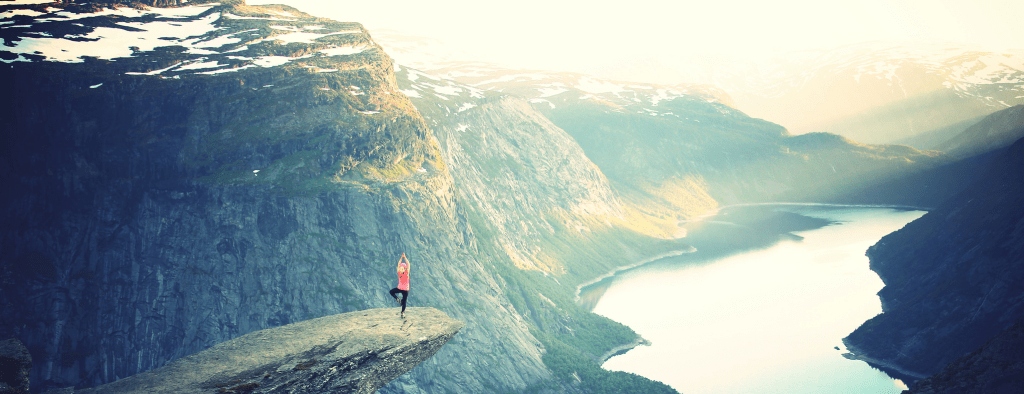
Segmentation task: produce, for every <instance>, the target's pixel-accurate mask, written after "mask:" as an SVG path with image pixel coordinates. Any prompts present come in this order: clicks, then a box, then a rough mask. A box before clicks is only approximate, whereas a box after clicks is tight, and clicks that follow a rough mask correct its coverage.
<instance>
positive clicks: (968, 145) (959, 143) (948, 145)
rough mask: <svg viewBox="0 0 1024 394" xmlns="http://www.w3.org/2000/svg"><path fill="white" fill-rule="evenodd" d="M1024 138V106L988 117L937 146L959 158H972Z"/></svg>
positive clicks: (1011, 108)
mask: <svg viewBox="0 0 1024 394" xmlns="http://www.w3.org/2000/svg"><path fill="white" fill-rule="evenodd" d="M1021 137H1024V105H1017V106H1014V107H1010V108H1007V109H1004V110H1001V111H998V112H995V113H993V114H991V115H989V116H986V117H985V118H984V119H982V120H981V121H979V122H977V123H975V124H974V125H973V126H971V127H968V128H967V129H965V130H964V132H962V133H960V134H959V135H957V136H955V137H953V138H950V139H949V140H948V141H946V142H944V143H942V144H940V145H938V146H936V149H938V150H941V151H944V152H948V153H950V154H952V155H954V156H957V157H971V156H974V155H978V154H982V153H986V152H989V151H993V150H996V149H999V148H1002V147H1005V146H1009V145H1011V144H1013V142H1014V141H1016V140H1018V139H1020V138H1021Z"/></svg>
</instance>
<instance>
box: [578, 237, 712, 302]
mask: <svg viewBox="0 0 1024 394" xmlns="http://www.w3.org/2000/svg"><path fill="white" fill-rule="evenodd" d="M696 251H697V248H695V247H693V246H690V248H689V249H687V250H673V251H671V252H667V253H662V254H659V255H657V256H651V257H648V258H646V259H643V260H640V261H638V262H636V263H633V264H629V265H624V266H621V267H619V268H616V269H614V270H611V271H609V272H607V273H605V274H604V275H601V276H598V277H597V278H594V279H592V280H590V281H587V282H584V283H581V284H579V285H577V286H576V295H575V297H573V300H574V302H576V303H577V304H579V302H580V293H582V292H583V288H584V287H587V286H590V285H593V284H595V283H598V282H600V281H602V280H605V279H608V278H611V277H613V276H615V275H617V274H618V273H620V272H622V271H627V270H631V269H633V268H636V267H639V266H641V265H644V264H648V263H652V262H655V261H658V260H661V259H664V258H667V257H675V256H682V255H684V254H686V253H693V252H696Z"/></svg>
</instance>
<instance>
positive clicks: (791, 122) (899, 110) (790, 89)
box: [693, 43, 1024, 149]
mask: <svg viewBox="0 0 1024 394" xmlns="http://www.w3.org/2000/svg"><path fill="white" fill-rule="evenodd" d="M694 78H695V79H693V80H694V81H695V82H703V83H709V84H713V85H716V86H719V87H721V88H722V89H723V90H725V91H726V92H728V93H729V95H730V96H732V97H733V98H734V99H735V101H736V103H737V106H738V108H740V109H742V110H744V111H746V112H748V113H750V114H752V115H753V116H756V117H760V118H764V119H767V120H770V121H772V122H776V123H779V124H781V125H783V126H785V127H786V128H788V129H789V130H790V131H792V132H793V133H795V134H803V133H807V132H831V133H835V134H840V135H843V136H845V137H848V138H850V139H853V140H856V141H860V142H865V143H873V144H879V143H895V142H897V141H908V140H907V139H908V138H910V137H914V136H916V135H919V134H922V133H927V132H930V131H934V130H939V129H943V128H947V127H950V126H953V125H956V124H958V123H962V122H964V121H967V120H970V119H973V118H978V117H980V116H984V115H988V114H989V113H992V112H994V111H997V110H1001V109H1004V108H1007V107H1011V106H1014V105H1019V104H1022V103H1024V54H1022V53H1018V52H1008V53H1001V52H987V51H982V50H977V49H975V48H970V47H965V46H961V45H956V44H930V45H917V46H899V45H888V44H884V43H864V44H857V45H850V46H846V47H842V48H837V49H833V50H827V51H807V52H802V53H793V54H788V55H785V56H782V57H780V58H777V59H772V60H771V61H769V62H765V63H763V64H725V65H718V66H717V67H716V68H715V69H713V70H707V71H706V72H704V74H702V75H697V76H695V77H694ZM915 147H917V148H921V149H931V148H932V147H930V146H918V145H915Z"/></svg>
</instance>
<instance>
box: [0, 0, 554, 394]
mask: <svg viewBox="0 0 1024 394" xmlns="http://www.w3.org/2000/svg"><path fill="white" fill-rule="evenodd" d="M223 7H229V8H224V9H223V10H222V12H224V13H225V14H227V13H230V14H231V15H243V16H249V17H252V18H256V19H230V18H226V17H223V16H222V17H221V19H222V20H223V21H224V23H225V24H231V23H237V22H233V21H238V20H243V21H251V20H258V18H260V17H262V18H267V16H266V15H263V14H260V12H265V13H270V11H260V9H259V8H255V7H242V6H239V5H235V4H229V5H225V6H223ZM215 11H217V9H214V11H210V12H215ZM273 11H278V12H289V13H290V14H291V15H296V16H301V13H300V12H298V11H297V10H294V9H284V8H280V7H278V8H275V9H274V10H273ZM204 15H209V14H204ZM272 15H276V14H272ZM214 16H216V15H214ZM308 19H310V20H303V21H306V22H308V23H315V24H317V25H318V26H324V25H327V26H331V25H330V23H331V22H332V21H324V20H311V19H312V18H308ZM300 22H301V21H300ZM254 23H255V22H254ZM265 23H281V22H279V21H278V22H265ZM296 23H298V22H296ZM356 26H357V27H358V29H359V30H362V28H361V26H358V25H356ZM246 27H248V26H242V25H239V26H237V28H238V29H243V28H246ZM331 27H334V28H338V29H349V28H351V26H349V25H344V26H331ZM257 30H258V31H262V32H266V31H269V30H267V29H264V30H259V29H257ZM229 32H230V31H229ZM352 39H354V40H356V42H361V43H363V44H365V45H367V47H366V49H365V50H364V51H363V52H360V53H358V54H356V55H350V56H339V57H328V58H311V60H310V62H315V64H316V65H315V66H313V67H308V66H310V64H294V62H293V63H292V64H287V65H284V66H280V67H272V68H249V69H245V70H239V71H236V72H233V73H224V74H214V75H193V74H188V73H181V74H180V75H179V74H175V75H173V76H170V75H168V76H163V75H127V74H125V73H126V72H138V71H147V70H150V69H156V68H157V67H166V66H165V64H166V63H171V64H174V63H173V62H174V61H177V60H176V59H174V58H173V56H178V55H173V56H172V58H165V57H162V56H171V55H166V54H157V55H152V56H141V55H140V56H139V57H137V58H131V59H117V60H114V61H106V60H96V59H85V61H84V62H83V63H72V64H65V63H51V62H36V63H12V64H10V65H6V66H4V67H2V69H0V82H2V84H3V86H4V87H5V91H10V92H18V95H19V97H20V99H19V100H18V101H17V102H16V103H14V105H11V106H5V107H4V108H3V109H2V111H3V117H4V119H9V120H10V121H9V122H5V124H4V126H3V134H4V135H5V136H7V137H9V140H8V142H9V143H7V144H4V147H3V148H2V149H3V160H2V161H0V168H2V170H3V173H4V174H5V183H6V186H5V189H4V191H3V192H2V193H0V201H2V202H3V207H4V211H3V214H2V216H0V223H2V226H0V227H2V229H3V230H2V231H0V261H2V264H0V267H2V269H0V283H2V284H3V285H2V289H3V290H2V292H0V305H2V306H3V310H4V311H5V313H4V314H3V316H0V331H2V333H3V334H4V335H10V336H15V337H18V338H19V339H21V340H22V341H23V342H25V343H26V344H27V346H28V348H29V349H30V351H31V353H32V355H33V359H34V360H35V364H34V365H35V366H34V370H33V376H34V380H35V381H34V383H33V387H39V388H46V387H66V386H76V387H89V386H94V385H97V384H101V383H106V382H111V381H114V380H116V379H120V378H125V377H127V376H130V375H133V374H137V373H139V372H143V371H147V370H150V369H153V368H156V367H159V366H162V365H165V364H166V363H168V362H169V361H171V360H175V359H178V358H181V357H183V356H185V355H188V354H192V353H194V352H197V351H200V350H203V349H206V348H209V347H211V346H213V345H215V344H217V343H220V342H223V341H226V340H229V339H232V338H235V337H238V336H240V335H243V334H245V333H248V332H252V331H256V330H260V329H265V328H269V327H275V326H279V325H283V324H288V323H290V322H295V321H301V320H306V319H310V318H316V317H320V316H325V315H329V314H335V313H341V312H349V311H354V310H360V309H365V308H371V307H385V306H393V305H394V302H393V300H391V299H390V297H389V296H388V295H387V290H388V289H390V288H391V287H393V286H394V281H395V274H394V264H395V261H396V260H397V257H398V256H399V254H400V253H402V252H406V253H408V254H409V256H410V258H411V259H412V261H413V264H414V274H413V284H412V286H413V290H412V295H411V299H410V304H411V305H412V306H432V307H436V308H439V309H441V310H445V311H448V312H449V313H450V314H452V315H453V316H455V317H456V318H458V319H459V320H462V321H465V322H466V323H467V327H466V328H465V329H464V330H463V332H462V335H460V336H459V337H457V338H456V339H455V340H453V341H452V343H451V344H450V345H449V346H447V347H445V348H444V349H443V350H441V351H440V352H439V353H438V354H437V356H436V357H435V358H433V359H432V360H431V361H430V362H428V363H425V364H423V365H422V366H421V367H420V368H416V369H414V370H413V371H412V372H411V373H410V374H407V375H406V376H405V377H403V378H400V379H398V380H397V381H396V382H394V383H392V386H389V387H391V388H388V387H385V388H384V389H382V392H395V391H399V390H403V391H406V392H481V391H487V390H488V389H499V390H520V389H522V388H523V387H525V386H526V385H528V384H530V383H532V382H535V381H537V380H542V379H545V378H546V376H547V375H548V372H547V371H546V370H545V369H544V367H543V365H542V364H541V363H540V361H539V360H540V355H539V352H540V350H539V344H538V343H537V341H536V340H535V339H533V338H532V336H530V335H529V333H528V329H527V327H526V325H525V323H524V322H523V321H522V319H521V318H520V317H519V316H518V315H517V314H516V313H515V311H514V309H513V308H512V307H511V305H510V304H509V302H508V300H507V299H506V297H505V296H504V295H503V294H502V291H501V289H500V287H499V286H498V284H497V283H496V282H495V280H494V275H493V273H492V272H491V271H490V270H489V269H485V268H484V265H483V264H482V262H481V261H480V260H479V259H478V256H476V254H475V240H474V239H475V237H474V235H473V232H472V230H471V229H470V228H469V227H468V224H467V221H466V218H465V211H464V210H463V209H462V207H460V206H459V203H458V202H457V201H456V199H455V195H454V189H453V183H452V182H453V180H452V177H451V175H450V174H449V173H448V172H447V171H446V170H445V169H444V165H443V164H441V163H440V159H439V155H438V153H437V152H438V148H437V146H436V145H435V143H434V142H433V141H432V139H431V138H430V136H429V135H430V131H429V130H428V129H427V128H425V127H424V126H423V121H422V119H421V118H420V117H419V115H418V114H417V113H416V112H415V110H413V109H412V105H411V104H410V103H409V102H408V100H407V99H405V98H404V96H402V95H401V94H399V92H398V91H397V89H396V87H395V85H394V76H393V74H392V71H391V63H390V60H389V59H388V58H387V56H386V55H384V54H383V52H381V51H380V50H379V48H378V47H375V46H374V45H373V44H372V41H369V39H368V35H366V34H365V33H363V34H362V35H361V36H356V37H355V38H352ZM360 40H362V41H360ZM261 45H268V44H261ZM315 45H321V46H322V45H323V44H322V43H317V44H315ZM263 48H264V50H272V49H275V48H277V47H274V46H272V45H271V46H269V47H263ZM315 48H316V47H314V49H315ZM285 53H286V54H287V53H291V54H294V55H295V57H294V58H296V59H299V58H300V57H301V56H305V55H304V53H305V52H303V51H301V50H299V51H297V52H296V48H295V47H294V45H293V46H292V47H290V49H288V51H286V52H285ZM282 56H284V55H282ZM150 61H152V62H155V64H151V65H145V64H150V63H149V62H150ZM323 70H328V71H330V70H335V71H330V72H323ZM168 73H170V72H168ZM419 169H422V170H423V171H422V172H420V171H418V170H419ZM254 170H260V171H259V172H258V173H254ZM395 313H396V314H397V310H395ZM485 385H486V386H485Z"/></svg>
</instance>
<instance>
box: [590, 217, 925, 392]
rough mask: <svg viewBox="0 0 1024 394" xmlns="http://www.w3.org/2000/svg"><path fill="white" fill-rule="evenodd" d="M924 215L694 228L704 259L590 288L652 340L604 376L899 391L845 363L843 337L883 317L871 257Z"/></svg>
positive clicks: (603, 309)
mask: <svg viewBox="0 0 1024 394" xmlns="http://www.w3.org/2000/svg"><path fill="white" fill-rule="evenodd" d="M923 214H924V212H922V211H911V210H897V209H889V208H869V207H843V206H821V205H773V206H758V207H743V208H736V209H731V210H728V209H727V210H723V211H721V212H720V213H719V214H718V215H716V216H715V217H711V218H707V219H705V220H703V221H700V222H696V223H692V224H691V225H689V226H688V227H689V231H690V236H688V238H689V239H690V240H691V241H692V243H693V244H694V246H695V247H696V248H697V252H695V253H691V254H688V255H684V256H678V257H670V258H666V259H662V260H659V261H655V262H653V263H650V264H647V265H644V266H641V267H639V268H637V269H634V270H631V271H627V272H624V273H620V274H618V275H616V276H615V277H613V278H610V279H609V280H606V281H605V282H604V283H598V284H597V285H595V286H591V288H588V289H585V290H584V294H582V296H583V299H586V298H587V297H588V296H589V297H590V298H591V299H594V298H597V300H596V305H594V312H596V313H598V314H601V315H604V316H607V317H609V318H611V319H613V320H615V321H618V322H620V323H623V324H625V325H627V326H629V327H631V328H632V329H633V330H635V331H636V332H637V333H639V334H640V335H641V336H643V337H644V338H645V339H647V340H649V341H650V342H652V345H651V346H640V347H637V348H635V349H633V350H630V351H629V352H627V353H625V354H623V355H619V356H615V357H612V358H611V359H609V360H608V361H607V362H606V363H605V364H604V368H606V369H609V370H616V371H627V372H632V373H636V374H638V375H642V376H645V377H648V378H651V379H654V380H659V381H661V382H664V383H666V384H668V385H670V386H672V387H673V388H675V389H676V390H678V391H679V392H683V393H687V394H711V393H788V394H795V393H816V394H822V393H826V394H839V393H899V392H901V391H902V390H903V389H904V388H905V386H903V384H902V382H899V381H896V380H893V379H892V378H890V377H888V376H887V375H885V374H884V373H883V372H881V371H878V370H876V369H874V368H872V367H870V366H869V365H868V364H866V363H864V362H863V361H856V360H848V359H846V358H843V357H842V356H841V354H842V353H843V352H845V348H844V347H843V344H842V342H841V339H842V338H843V337H845V336H846V335H847V334H849V333H850V332H851V331H853V330H854V329H856V328H857V327H858V326H859V325H860V324H861V323H863V322H864V321H865V320H867V319H869V318H871V317H873V316H875V315H876V314H878V313H881V311H882V309H881V303H880V301H879V299H878V296H877V295H876V293H877V292H878V290H880V289H881V288H882V286H883V284H882V281H881V280H880V279H879V278H878V276H877V275H876V274H875V273H874V272H872V271H871V270H870V269H869V267H868V259H867V257H866V256H865V255H864V252H865V251H866V250H867V248H868V247H869V246H871V245H872V244H874V243H875V242H877V241H878V240H879V239H880V238H881V237H882V236H884V235H886V234H888V233H890V232H893V231H895V230H898V229H899V228H901V227H903V225H905V224H906V223H909V222H910V221H913V220H914V219H917V218H918V217H920V216H921V215H923ZM814 218H817V220H819V221H818V222H814V220H816V219H814ZM820 219H825V220H827V221H828V222H826V221H825V220H820ZM816 223H817V224H816ZM824 223H827V224H826V225H824V226H821V224H824ZM814 227H817V228H814ZM789 229H800V230H802V231H789ZM730 245H732V246H734V247H730ZM702 248H703V250H702ZM737 249H739V250H737ZM588 292H589V293H588ZM595 293H596V294H595ZM598 297H599V298H598ZM836 347H838V348H839V349H836Z"/></svg>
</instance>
